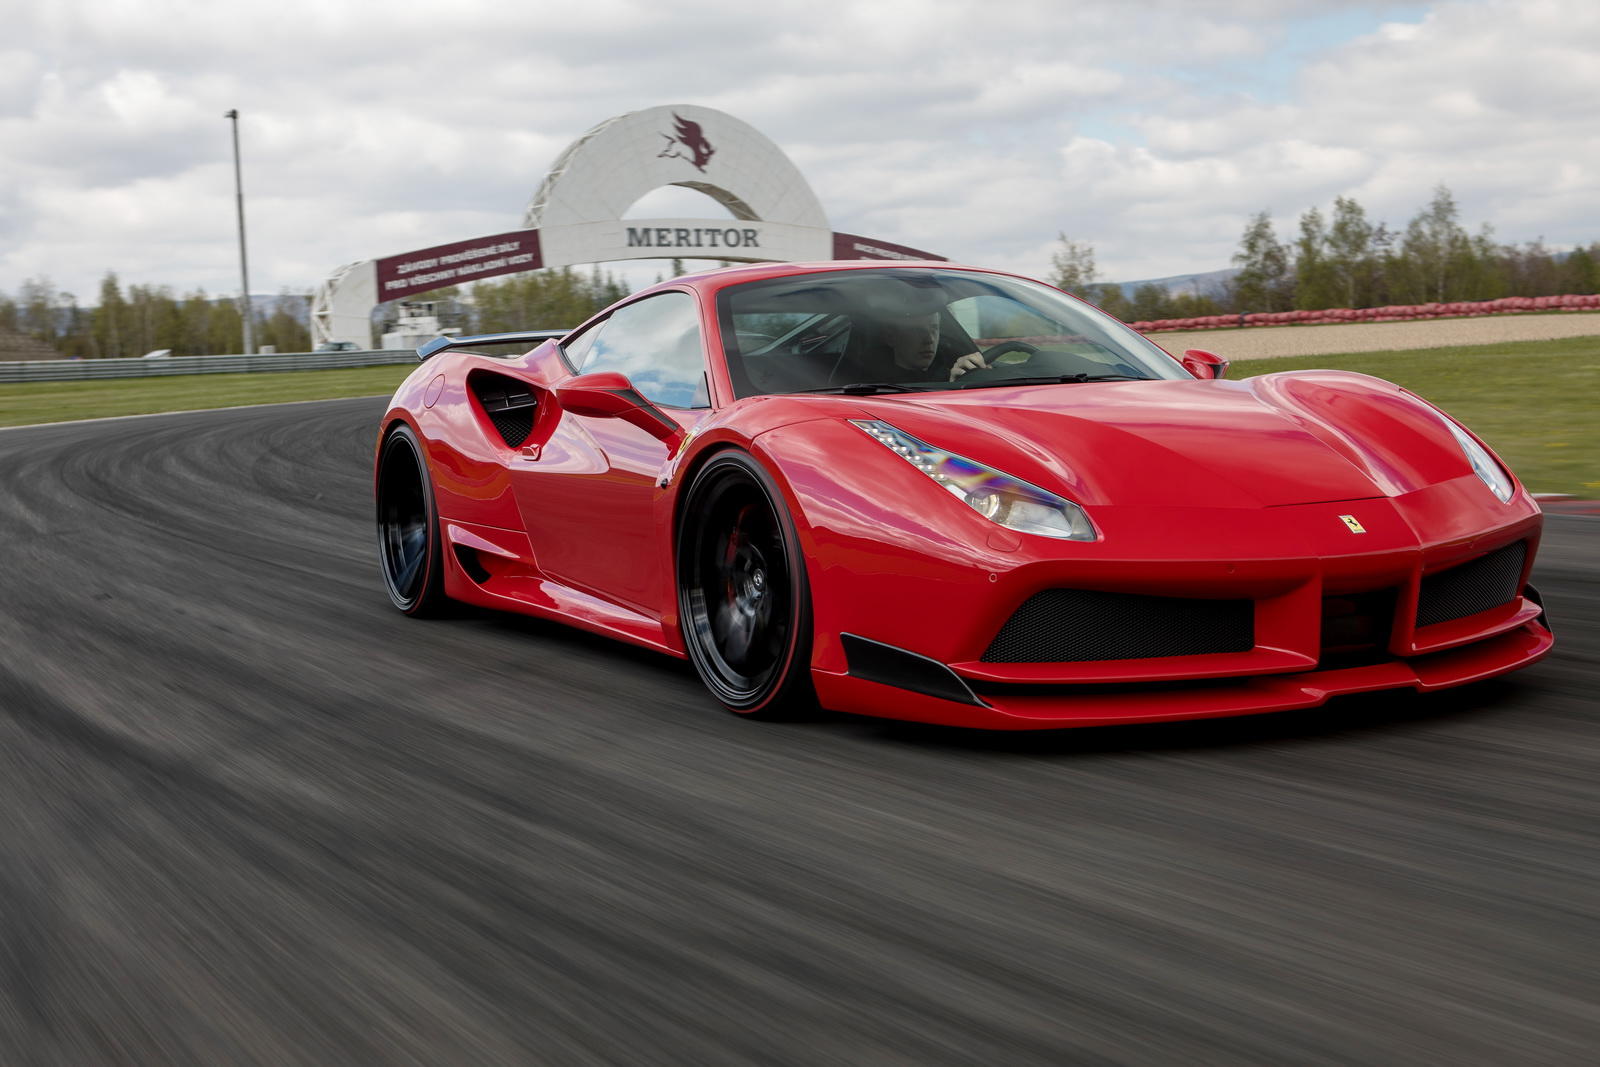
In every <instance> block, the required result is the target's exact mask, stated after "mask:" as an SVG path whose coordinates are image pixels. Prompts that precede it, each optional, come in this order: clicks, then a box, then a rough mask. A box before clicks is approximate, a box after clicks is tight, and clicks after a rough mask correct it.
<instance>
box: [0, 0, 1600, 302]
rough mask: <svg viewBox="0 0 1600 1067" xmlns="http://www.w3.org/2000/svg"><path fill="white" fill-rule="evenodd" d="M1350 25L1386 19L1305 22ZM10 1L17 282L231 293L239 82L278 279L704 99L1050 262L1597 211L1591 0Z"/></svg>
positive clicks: (268, 273)
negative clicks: (1442, 216) (604, 130)
mask: <svg viewBox="0 0 1600 1067" xmlns="http://www.w3.org/2000/svg"><path fill="white" fill-rule="evenodd" d="M1353 10H1354V14H1352V11H1353ZM1362 12H1366V13H1365V14H1362ZM1329 20H1333V21H1337V22H1338V23H1339V25H1342V26H1348V25H1351V24H1352V21H1351V20H1354V22H1355V24H1357V25H1358V28H1361V29H1364V32H1363V35H1362V36H1359V37H1356V38H1355V39H1347V40H1330V41H1328V42H1327V43H1326V46H1325V47H1323V48H1321V49H1312V50H1311V51H1310V52H1309V54H1304V50H1303V49H1302V50H1301V51H1300V52H1294V50H1293V49H1291V48H1290V47H1289V44H1288V42H1289V39H1290V37H1291V35H1293V34H1294V33H1295V32H1296V31H1299V32H1301V33H1302V34H1303V33H1304V32H1306V31H1305V27H1316V26H1321V25H1323V24H1324V23H1326V22H1328V21H1329ZM8 29H9V30H10V31H11V32H10V35H9V40H8V42H7V43H6V44H5V45H0V49H3V51H0V159H3V160H4V161H5V165H4V167H0V291H9V292H15V290H16V288H17V286H18V285H19V284H20V283H21V281H22V280H23V279H24V278H27V277H30V276H39V275H49V276H51V277H52V278H53V279H55V280H56V281H57V282H58V283H59V284H61V285H63V286H64V287H66V288H69V289H72V290H73V291H75V292H79V293H80V294H81V293H84V292H92V291H93V286H94V285H95V284H96V280H97V279H98V278H99V276H100V275H101V274H102V273H103V272H104V271H105V270H107V269H115V270H117V271H118V272H119V273H121V274H122V275H123V276H124V277H125V278H127V279H129V280H130V281H140V282H151V283H154V282H160V283H168V284H172V285H174V286H175V287H177V288H179V289H188V288H192V287H195V286H205V287H206V288H208V289H210V290H213V291H216V290H226V289H228V288H230V287H231V286H232V285H233V284H234V281H233V279H234V276H235V272H236V270H237V260H236V248H235V245H234V230H233V210H232V199H233V183H232V177H233V176H232V160H231V146H230V144H229V140H228V127H227V123H226V122H225V120H224V119H223V118H222V113H223V112H224V111H225V110H227V109H228V108H232V107H237V108H239V109H240V111H241V114H242V116H243V118H242V121H241V127H240V129H241V135H242V140H243V152H244V168H245V190H246V194H247V199H248V211H249V222H250V227H251V241H250V245H251V261H252V271H251V273H252V279H253V281H254V282H255V287H256V288H257V289H258V290H261V291H271V290H274V289H276V288H278V287H280V286H285V285H287V286H296V287H310V286H312V285H314V284H316V283H317V282H318V281H320V280H321V278H322V277H323V276H324V275H325V274H326V273H327V272H328V271H329V270H331V269H332V268H333V267H335V266H337V265H338V264H340V263H344V262H347V261H349V260H352V259H358V258H363V257H366V256H372V255H381V254H386V253H391V252H395V251H400V250H404V249H406V248H411V247H418V246H421V245H426V244H430V243H435V242H442V241H448V240H454V239H457V238H460V237H464V236H472V235H474V234H478V233H491V232H497V231H500V230H504V229H509V228H511V227H513V226H515V225H516V223H517V220H518V219H519V218H520V216H521V212H522V209H523V207H524V206H525V204H526V202H527V199H528V197H529V195H530V194H531V193H532V191H533V189H534V188H535V186H536V185H537V184H538V182H539V180H540V178H541V177H542V176H543V173H544V170H545V168H546V167H548V165H549V164H550V162H551V161H552V160H553V159H554V158H555V156H556V155H557V154H558V153H559V152H560V151H561V149H562V148H563V147H565V146H566V144H567V143H569V142H570V141H571V140H572V139H573V138H575V137H576V136H578V135H579V134H581V133H582V132H583V131H584V130H586V129H587V128H588V127H590V126H591V125H593V124H594V123H596V122H598V121H600V120H602V119H605V118H608V117H610V116H612V115H616V114H620V113H621V112H623V111H628V110H634V109H637V108H641V107H648V106H652V105H656V104H662V103H672V102H679V101H682V102H692V103H698V104H704V105H708V106H712V107H719V108H721V109H723V110H726V111H728V112H730V113H732V114H734V115H736V116H738V117H740V118H742V119H744V120H745V121H747V122H750V123H751V124H752V125H754V126H755V127H756V128H757V129H760V130H761V131H762V132H764V133H766V134H767V135H768V136H769V137H771V138H772V139H773V140H775V141H776V142H777V143H778V144H779V145H780V146H782V147H783V148H784V149H785V150H786V151H787V152H789V154H790V155H791V156H792V157H793V158H794V159H795V161H796V162H797V164H798V165H799V166H800V167H801V169H802V171H803V172H804V173H805V174H806V175H807V177H808V179H809V180H810V181H811V183H812V185H813V186H814V187H815V188H816V190H817V192H818V195H819V197H820V198H821V200H822V202H823V204H824V206H825V208H826V209H827V211H828V213H829V216H830V218H831V219H832V221H833V222H834V224H835V226H836V227H837V228H839V229H842V230H848V231H851V232H856V233H866V234H872V235H876V236H881V237H883V238H885V239H888V240H894V241H900V242H903V243H905V244H910V245H914V246H918V247H925V248H932V249H936V250H939V251H943V252H946V253H947V254H950V255H952V256H955V257H958V258H961V259H964V260H968V261H973V262H979V263H987V264H993V265H996V266H1001V267H1006V268H1010V269H1015V270H1019V271H1022V272H1024V273H1039V272H1042V271H1044V270H1045V269H1046V268H1047V265H1048V257H1049V252H1050V247H1051V242H1052V241H1053V239H1054V236H1055V234H1056V232H1057V231H1058V230H1065V231H1067V232H1068V233H1069V234H1071V235H1072V236H1074V237H1076V238H1079V239H1085V240H1089V241H1091V242H1092V243H1093V244H1094V245H1095V246H1096V248H1097V251H1098V253H1099V260H1100V263H1101V265H1102V268H1103V270H1104V272H1105V273H1106V274H1108V275H1111V276H1120V277H1139V276H1155V275H1163V274H1173V273H1180V272H1185V271H1190V270H1204V269H1211V268H1215V267H1219V266H1224V265H1226V263H1227V261H1228V257H1229V255H1230V254H1231V252H1232V251H1233V249H1234V246H1235V245H1236V243H1237V240H1238V235H1239V232H1240V230H1241V229H1242V227H1243V225H1244V221H1245V218H1246V217H1247V216H1248V215H1249V214H1250V213H1252V212H1254V211H1258V210H1262V209H1268V210H1271V211H1272V212H1274V214H1275V217H1276V218H1277V219H1278V220H1279V221H1280V225H1281V227H1282V228H1283V229H1285V230H1286V229H1287V228H1289V227H1292V224H1293V220H1294V217H1295V216H1297V215H1298V214H1299V213H1300V212H1301V211H1302V210H1304V209H1305V208H1307V207H1309V206H1311V205H1313V204H1317V205H1323V206H1326V205H1327V204H1328V203H1329V202H1330V201H1331V200H1332V199H1333V197H1334V196H1336V195H1354V196H1356V197H1357V198H1358V199H1360V200H1361V201H1362V202H1363V203H1364V204H1366V205H1367V206H1368V208H1369V210H1370V211H1371V212H1372V213H1373V214H1374V215H1376V216H1379V217H1383V218H1386V219H1388V220H1389V222H1390V223H1391V225H1398V224H1403V222H1404V221H1405V219H1406V218H1407V217H1409V215H1410V214H1411V213H1412V212H1414V211H1415V210H1416V208H1417V207H1418V206H1420V204H1421V203H1422V202H1423V201H1425V200H1426V199H1427V197H1428V195H1429V191H1430V190H1431V188H1432V186H1433V185H1435V184H1436V183H1438V182H1441V181H1442V182H1445V183H1447V184H1449V185H1450V186H1451V187H1452V189H1453V190H1455V192H1456V193H1457V197H1458V199H1459V201H1460V203H1461V205H1462V208H1463V212H1464V214H1465V216H1466V217H1467V219H1468V220H1469V221H1474V222H1475V221H1477V220H1492V221H1494V222H1495V223H1496V225H1497V226H1498V233H1499V236H1500V237H1501V238H1502V239H1515V240H1523V239H1528V238H1532V237H1535V236H1538V235H1541V234H1542V235H1543V236H1545V237H1546V238H1547V239H1548V240H1550V241H1551V242H1553V243H1571V242H1574V241H1589V240H1594V239H1596V238H1600V227H1596V226H1595V223H1594V221H1593V220H1595V219H1596V218H1600V210H1597V209H1600V202H1597V201H1600V194H1597V188H1600V175H1597V168H1600V137H1596V136H1595V134H1596V132H1597V131H1596V128H1595V122H1594V119H1593V117H1592V114H1593V101H1594V100H1595V99H1597V98H1600V63H1597V62H1596V61H1595V59H1596V56H1597V54H1600V8H1596V6H1595V5H1593V4H1592V3H1588V2H1584V0H1570V2H1556V0H1532V2H1527V3H1521V2H1519V3H1509V2H1504V0H1484V2H1449V3H1438V4H1433V5H1428V6H1426V7H1424V6H1423V5H1416V6H1415V7H1414V8H1398V9H1397V8H1396V7H1395V6H1394V5H1387V4H1382V3H1374V4H1371V5H1367V6H1364V7H1363V6H1362V5H1351V4H1349V3H1343V2H1338V0H1298V2H1292V3H1284V2H1281V0H1205V2H1187V3H1184V2H1178V0H1151V2H1145V3H1140V4H1128V3H1117V2H1113V0H1086V2H1080V3H1075V4H1071V5H1064V4H1060V3H1056V2H1045V0H1038V2H1034V0H991V2H989V3H985V4H978V3H976V2H975V0H897V2H880V3H874V4H848V5H847V4H836V5H828V4H818V3H816V2H815V0H808V2H800V0H771V2H768V3H763V4H750V3H748V2H745V0H705V2H701V3H697V4H694V5H666V4H660V3H656V2H645V0H591V2H587V3H583V4H570V3H560V4H558V3H553V2H550V0H544V2H538V3H524V4H519V5H507V4H503V3H498V2H496V3H490V2H488V0H464V2H461V3H456V4H452V5H449V6H447V7H441V6H439V5H437V4H431V3H430V4H423V3H418V2H406V3H396V2H386V3H376V2H374V3H357V2H352V0H346V2H344V3H334V2H327V0H321V2H315V3H313V2H311V0H283V2H281V3H279V4H276V5H272V6H270V7H269V6H266V5H236V4H226V3H223V4H209V5H200V4H191V3H178V2H174V0H144V2H140V3H137V4H135V3H128V2H118V0H61V2H58V3H53V4H37V5H30V6H29V7H27V8H25V9H23V10H19V11H17V12H15V13H13V14H12V15H10V16H9V17H8ZM1352 32H1354V31H1352ZM1346 36H1348V33H1346ZM1302 43H1303V42H1302ZM1291 52H1294V56H1295V58H1294V63H1295V64H1299V67H1298V69H1297V70H1287V71H1286V72H1285V73H1284V75H1283V78H1282V79H1280V80H1281V81H1282V82H1283V85H1284V86H1287V88H1284V87H1282V86H1280V87H1277V88H1273V87H1271V85H1272V84H1273V83H1272V79H1271V78H1264V77H1263V76H1261V72H1262V71H1269V70H1271V69H1275V68H1274V64H1278V65H1282V64H1284V63H1286V62H1288V60H1287V59H1286V57H1288V56H1289V55H1290V54H1291ZM711 213H715V212H714V210H713V211H712V212H711Z"/></svg>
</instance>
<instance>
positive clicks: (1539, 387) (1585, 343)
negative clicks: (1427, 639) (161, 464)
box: [0, 337, 1600, 499]
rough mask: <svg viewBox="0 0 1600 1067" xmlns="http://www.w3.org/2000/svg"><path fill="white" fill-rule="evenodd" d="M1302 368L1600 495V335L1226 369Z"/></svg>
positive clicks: (18, 400)
mask: <svg viewBox="0 0 1600 1067" xmlns="http://www.w3.org/2000/svg"><path fill="white" fill-rule="evenodd" d="M413 366H414V364H410V363H407V364H397V365H393V366H387V367H362V368H359V369H355V370H314V371H285V372H281V373H272V374H185V375H173V376H170V377H160V378H138V379H129V380H119V381H104V382H27V383H21V384H0V426H19V425H26V424H30V423H38V422H63V421H67V420H71V419H91V418H100V417H104V416H107V415H137V414H144V413H146V412H156V411H188V410H193V409H195V408H217V407H232V406H236V405H239V404H271V403H276V402H279V401H285V400H322V399H329V398H334V397H349V396H376V395H380V394H387V393H390V392H392V391H393V390H394V388H395V386H397V385H398V384H399V383H400V381H401V379H403V378H404V377H405V376H406V375H407V374H409V373H410V372H411V369H412V367H413ZM1306 367H1338V368H1341V369H1344V370H1355V371H1361V372H1363V373H1366V374H1374V375H1377V376H1378V377H1380V378H1387V379H1389V380H1390V381H1393V382H1398V383H1400V384H1401V385H1403V386H1405V387H1406V388H1408V389H1410V390H1412V391H1413V392H1416V393H1418V394H1420V395H1422V396H1425V397H1427V398H1428V399H1429V400H1431V401H1433V402H1434V403H1436V404H1438V405H1439V406H1440V407H1442V408H1444V409H1445V410H1446V411H1448V412H1450V413H1451V414H1452V415H1454V416H1455V417H1456V418H1458V419H1460V420H1461V421H1462V422H1464V423H1466V424H1467V425H1468V426H1471V427H1472V428H1473V429H1474V430H1475V431H1477V432H1478V433H1479V434H1480V435H1481V436H1482V437H1483V438H1484V440H1486V441H1488V442H1489V444H1490V445H1492V446H1493V447H1494V448H1495V450H1496V451H1497V452H1499V453H1500V455H1501V456H1502V457H1504V458H1505V460H1506V462H1507V463H1509V464H1511V466H1512V468H1513V469H1514V470H1515V471H1516V472H1517V474H1518V475H1519V476H1521V478H1522V480H1523V482H1524V483H1526V484H1527V485H1528V487H1529V488H1530V489H1532V490H1533V491H1535V492H1541V493H1571V494H1573V495H1574V496H1579V497H1584V498H1587V499H1595V498H1597V497H1600V337H1577V338H1570V339H1567V340H1560V341H1517V342H1511V343H1506V344H1499V345H1482V346H1477V345H1474V346H1467V347H1459V348H1429V349H1420V350H1415V351H1403V352H1363V353H1359V354H1354V355H1344V356H1307V357H1296V358H1289V359H1256V360H1241V361H1239V362H1237V363H1235V364H1234V365H1233V369H1232V371H1230V372H1229V375H1228V376H1229V377H1230V378H1245V377H1249V376H1250V375H1253V374H1266V373H1269V372H1272V371H1281V370H1298V369H1303V368H1306Z"/></svg>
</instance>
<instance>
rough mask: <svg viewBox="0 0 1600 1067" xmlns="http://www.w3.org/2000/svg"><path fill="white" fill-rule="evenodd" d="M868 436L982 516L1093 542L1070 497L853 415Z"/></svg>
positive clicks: (1048, 534)
mask: <svg viewBox="0 0 1600 1067" xmlns="http://www.w3.org/2000/svg"><path fill="white" fill-rule="evenodd" d="M850 422H851V423H852V424H853V425H855V426H859V427H860V428H861V429H862V430H864V431H866V433H867V434H868V436H870V437H871V438H872V439H873V440H875V441H877V442H878V443H879V444H881V445H883V446H884V447H885V448H887V449H888V450H889V451H891V452H893V453H894V454H895V455H897V456H899V457H900V458H901V459H903V460H905V461H906V462H907V463H909V464H911V465H912V466H913V467H915V468H917V470H919V471H921V472H922V473H923V474H926V475H927V476H928V477H930V478H932V479H933V480H934V481H935V482H938V483H939V484H940V485H942V486H943V487H944V488H946V489H948V490H949V491H950V492H951V493H952V494H953V495H954V496H956V497H957V498H958V499H960V500H962V501H964V502H965V503H966V504H967V505H968V506H969V507H971V508H972V510H974V511H976V512H977V513H978V514H979V515H982V516H983V517H984V518H986V519H988V520H990V521H991V522H996V523H999V524H1000V525H1001V526H1005V527H1008V528H1009V529H1012V530H1016V531H1018V532H1020V533H1031V534H1039V535H1040V536H1041V537H1059V538H1062V539H1064V540H1067V541H1093V540H1094V539H1095V537H1096V534H1095V529H1094V525H1093V524H1092V523H1091V522H1090V521H1089V516H1088V515H1085V514H1084V512H1083V509H1082V508H1080V507H1079V506H1078V505H1076V504H1074V503H1073V502H1072V501H1070V500H1066V499H1064V498H1062V497H1059V496H1056V495H1055V494H1054V493H1050V492H1046V491H1045V490H1043V489H1040V488H1039V487H1038V486H1037V485H1030V484H1029V483H1028V482H1025V481H1022V480H1021V479H1019V478H1013V477H1011V475H1009V474H1002V473H1001V472H999V471H997V470H995V469H994V468H993V467H985V466H984V465H983V464H981V463H974V462H973V461H972V460H970V459H967V458H965V457H964V456H958V455H956V454H955V453H954V452H946V451H945V450H944V449H942V448H934V447H933V446H932V445H930V444H927V443H926V442H924V441H919V440H917V439H916V438H915V437H912V436H911V435H910V434H908V433H906V432H904V431H903V430H897V429H895V428H894V427H893V426H890V425H889V424H888V423H887V422H880V421H878V420H877V419H851V420H850Z"/></svg>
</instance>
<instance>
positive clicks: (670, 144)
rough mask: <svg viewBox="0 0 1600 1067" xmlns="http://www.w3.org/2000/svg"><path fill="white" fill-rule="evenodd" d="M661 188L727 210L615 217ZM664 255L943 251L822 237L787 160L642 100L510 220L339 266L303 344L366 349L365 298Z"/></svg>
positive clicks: (574, 151) (761, 258) (752, 138)
mask: <svg viewBox="0 0 1600 1067" xmlns="http://www.w3.org/2000/svg"><path fill="white" fill-rule="evenodd" d="M667 185H678V186H683V187H685V188H688V189H694V190H696V191H698V192H701V193H704V194H706V195H707V196H709V197H711V198H712V199H714V200H716V201H717V202H718V203H720V204H721V205H722V206H723V207H725V208H727V209H728V212H729V214H730V215H732V216H733V217H732V218H731V219H703V218H665V219H624V218H623V217H622V216H623V213H624V212H626V211H627V210H628V208H630V207H631V206H633V204H634V203H635V202H636V201H638V199H639V198H640V197H642V196H644V195H645V194H646V193H648V192H650V191H652V190H654V189H659V188H661V187H662V186H667ZM672 258H681V259H724V260H732V261H736V262H747V263H756V262H770V261H781V262H797V261H807V260H824V259H943V258H944V257H943V256H936V255H934V254H932V253H930V252H924V251H921V250H920V249H916V248H907V247H906V246H904V245H899V244H894V243H892V242H889V241H879V240H875V239H872V238H867V237H859V236H857V235H855V234H848V233H835V232H834V231H833V229H832V228H831V227H830V226H829V225H828V219H827V216H826V215H825V214H824V213H823V211H822V205H821V204H820V203H819V202H818V201H817V198H816V195H815V194H814V193H813V192H812V191H811V186H810V185H808V184H807V183H806V180H805V178H804V177H803V176H802V175H801V174H800V171H799V170H798V169H796V167H795V165H794V163H792V162H791V161H790V159H789V157H788V156H786V155H784V154H783V151H782V149H780V148H779V147H778V146H777V145H775V144H773V143H772V142H771V141H769V140H768V139H767V138H766V137H765V136H763V135H762V134H761V133H759V132H757V131H756V130H755V128H754V127H751V126H749V125H748V124H746V123H744V122H741V121H739V120H738V119H736V118H734V117H733V116H732V115H728V114H724V113H723V112H721V111H716V110H714V109H712V108H708V107H696V106H694V105H676V106H670V105H669V106H663V107H653V108H647V109H645V110H643V111H630V112H629V113H627V114H626V115H619V116H617V117H616V118H613V119H607V120H606V121H605V122H602V123H601V124H600V125H598V126H596V127H595V128H594V129H592V130H590V131H589V132H588V133H586V134H584V135H583V136H582V137H580V138H578V139H577V140H576V141H574V142H573V143H572V144H571V146H569V147H568V148H567V150H566V151H565V152H562V153H561V155H560V157H559V158H558V159H557V160H556V162H555V165H554V166H552V167H551V168H550V173H549V174H547V175H546V176H545V179H544V181H543V182H542V183H541V184H540V186H539V188H538V191H537V192H535V193H534V194H533V200H532V202H531V203H530V204H529V205H528V209H527V211H526V212H525V213H524V214H523V217H522V227H521V228H520V229H516V230H512V231H510V232H509V233H499V234H492V235H490V236H487V237H474V238H471V239H470V240H465V241H456V242H453V243H451V244H446V245H437V246H435V247H433V248H423V249H419V250H417V251H415V252H403V253H401V254H400V255H395V256H384V257H383V258H381V259H368V260H363V261H361V262H358V263H351V264H348V265H346V266H344V267H341V268H339V270H337V271H335V272H334V274H333V275H332V276H330V277H329V278H328V280H327V281H325V282H323V283H322V284H321V285H320V286H318V288H317V292H316V295H315V297H314V298H313V300H312V307H311V333H312V340H313V342H314V343H316V344H319V345H320V344H324V343H327V342H332V341H353V342H355V343H356V344H358V345H360V346H361V347H362V348H370V347H371V345H372V325H371V315H372V308H373V307H374V305H376V304H379V303H382V302H384V301H388V300H400V299H404V298H405V297H407V296H411V295H415V294H419V293H424V292H428V291H429V290H433V289H442V288H444V287H445V286H448V285H460V284H462V283H464V282H473V281H478V280H480V279H484V278H493V277H496V276H498V275H502V274H514V273H517V272H519V271H528V270H536V269H538V268H540V267H564V266H569V265H572V264H577V263H610V262H616V261H619V260H629V259H672ZM533 325H538V324H533Z"/></svg>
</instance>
